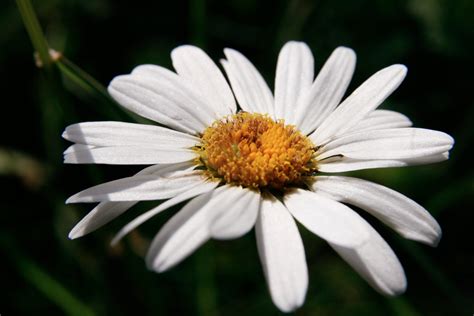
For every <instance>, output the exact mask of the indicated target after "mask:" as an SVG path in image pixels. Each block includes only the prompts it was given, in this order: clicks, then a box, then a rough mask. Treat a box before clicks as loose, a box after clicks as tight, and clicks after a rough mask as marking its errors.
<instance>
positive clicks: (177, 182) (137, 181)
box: [66, 171, 205, 203]
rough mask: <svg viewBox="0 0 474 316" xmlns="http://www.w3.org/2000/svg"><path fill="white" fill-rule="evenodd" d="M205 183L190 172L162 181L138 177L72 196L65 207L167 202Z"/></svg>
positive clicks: (164, 178) (200, 176)
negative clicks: (162, 200) (69, 205)
mask: <svg viewBox="0 0 474 316" xmlns="http://www.w3.org/2000/svg"><path fill="white" fill-rule="evenodd" d="M204 181H205V178H204V177H203V176H202V175H201V174H199V173H197V172H191V171H177V172H175V173H173V174H172V175H168V176H162V177H160V176H156V175H136V176H133V177H129V178H123V179H119V180H115V181H110V182H106V183H102V184H99V185H96V186H94V187H91V188H88V189H86V190H84V191H81V192H79V193H76V194H75V195H73V196H71V197H70V198H69V199H67V201H66V203H80V202H101V201H112V202H117V201H146V200H161V199H168V198H172V197H174V196H176V195H178V194H180V193H182V192H185V191H186V190H189V189H190V188H192V187H194V186H196V185H199V184H202V183H203V182H204Z"/></svg>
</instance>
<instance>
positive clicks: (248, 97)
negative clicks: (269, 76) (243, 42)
mask: <svg viewBox="0 0 474 316" xmlns="http://www.w3.org/2000/svg"><path fill="white" fill-rule="evenodd" d="M224 54H225V56H226V58H227V62H224V63H223V66H224V70H225V71H226V73H227V77H228V78H229V81H230V83H231V86H232V90H233V91H234V95H235V97H236V98H237V101H238V102H239V105H240V107H241V108H242V109H243V110H245V111H248V112H257V113H262V114H269V115H270V116H272V117H273V116H274V109H273V107H274V106H273V95H272V92H271V91H270V88H268V85H267V84H266V82H265V80H264V79H263V78H262V75H260V73H259V72H258V70H257V69H256V68H255V66H254V65H252V63H251V62H250V61H249V60H248V59H247V58H246V57H245V56H244V55H242V54H241V53H239V52H238V51H236V50H233V49H229V48H226V49H224Z"/></svg>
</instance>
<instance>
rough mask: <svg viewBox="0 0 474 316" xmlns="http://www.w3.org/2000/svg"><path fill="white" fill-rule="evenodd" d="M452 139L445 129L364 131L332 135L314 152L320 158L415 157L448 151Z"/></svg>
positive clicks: (392, 158) (452, 141)
mask: <svg viewBox="0 0 474 316" xmlns="http://www.w3.org/2000/svg"><path fill="white" fill-rule="evenodd" d="M453 143H454V140H453V138H452V137H451V136H449V135H448V134H446V133H443V132H439V131H433V130H429V129H422V128H402V129H400V128H393V129H384V130H371V131H363V132H358V133H354V134H349V135H347V136H343V137H340V138H338V139H335V140H333V141H331V142H329V143H328V144H326V145H325V146H323V147H321V148H320V149H319V150H318V152H317V153H316V155H317V159H318V160H322V159H326V158H329V157H333V156H343V157H348V158H352V159H373V160H376V159H388V160H397V159H416V158H423V157H425V156H432V155H437V154H442V153H444V152H446V151H449V150H450V149H451V147H452V146H453Z"/></svg>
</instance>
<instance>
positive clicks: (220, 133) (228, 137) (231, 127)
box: [196, 112, 316, 189]
mask: <svg viewBox="0 0 474 316" xmlns="http://www.w3.org/2000/svg"><path fill="white" fill-rule="evenodd" d="M201 142H202V143H201V146H200V147H198V148H196V151H197V153H198V154H199V159H198V160H197V163H199V164H201V165H203V166H204V167H205V169H206V170H207V172H208V175H209V176H211V177H213V178H221V179H224V181H225V182H226V183H231V184H237V185H242V186H244V187H253V188H265V187H267V188H274V189H282V188H283V187H285V186H288V185H298V184H301V183H302V182H303V177H305V176H308V175H310V174H311V173H312V172H314V171H315V170H316V167H315V161H314V159H313V153H314V150H313V148H314V145H313V144H312V142H311V141H310V140H309V139H308V138H307V137H306V136H304V135H303V134H301V133H300V132H299V131H298V130H297V129H296V128H295V127H294V126H292V125H285V124H284V122H283V120H279V121H273V120H272V119H271V118H270V117H268V116H266V115H262V114H255V113H254V114H250V113H247V112H240V113H238V114H235V115H232V116H230V117H226V118H225V119H223V120H217V121H215V122H214V123H213V124H212V125H211V126H209V127H208V128H206V130H205V131H204V133H203V135H202V137H201Z"/></svg>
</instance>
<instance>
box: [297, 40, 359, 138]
mask: <svg viewBox="0 0 474 316" xmlns="http://www.w3.org/2000/svg"><path fill="white" fill-rule="evenodd" d="M355 64H356V55H355V53H354V51H353V50H352V49H350V48H347V47H338V48H336V49H335V50H334V52H333V53H332V54H331V56H330V57H329V59H328V60H327V61H326V63H325V64H324V66H323V68H322V69H321V71H320V72H319V74H318V76H317V77H316V80H314V83H313V85H312V86H311V89H309V90H308V91H307V93H305V94H304V96H302V97H301V98H300V99H299V100H298V103H297V105H296V114H295V118H296V119H295V121H294V122H293V124H295V125H296V126H298V128H299V130H300V131H302V132H303V133H304V134H308V133H310V132H312V131H314V130H315V129H316V128H317V127H318V126H319V125H321V123H322V122H323V121H324V120H325V119H326V118H327V117H328V116H329V115H330V114H331V112H332V111H334V109H335V108H336V106H337V105H338V104H339V102H340V101H341V99H342V97H343V96H344V93H345V92H346V89H347V86H348V85H349V83H350V81H351V78H352V75H353V73H354V69H355Z"/></svg>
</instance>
